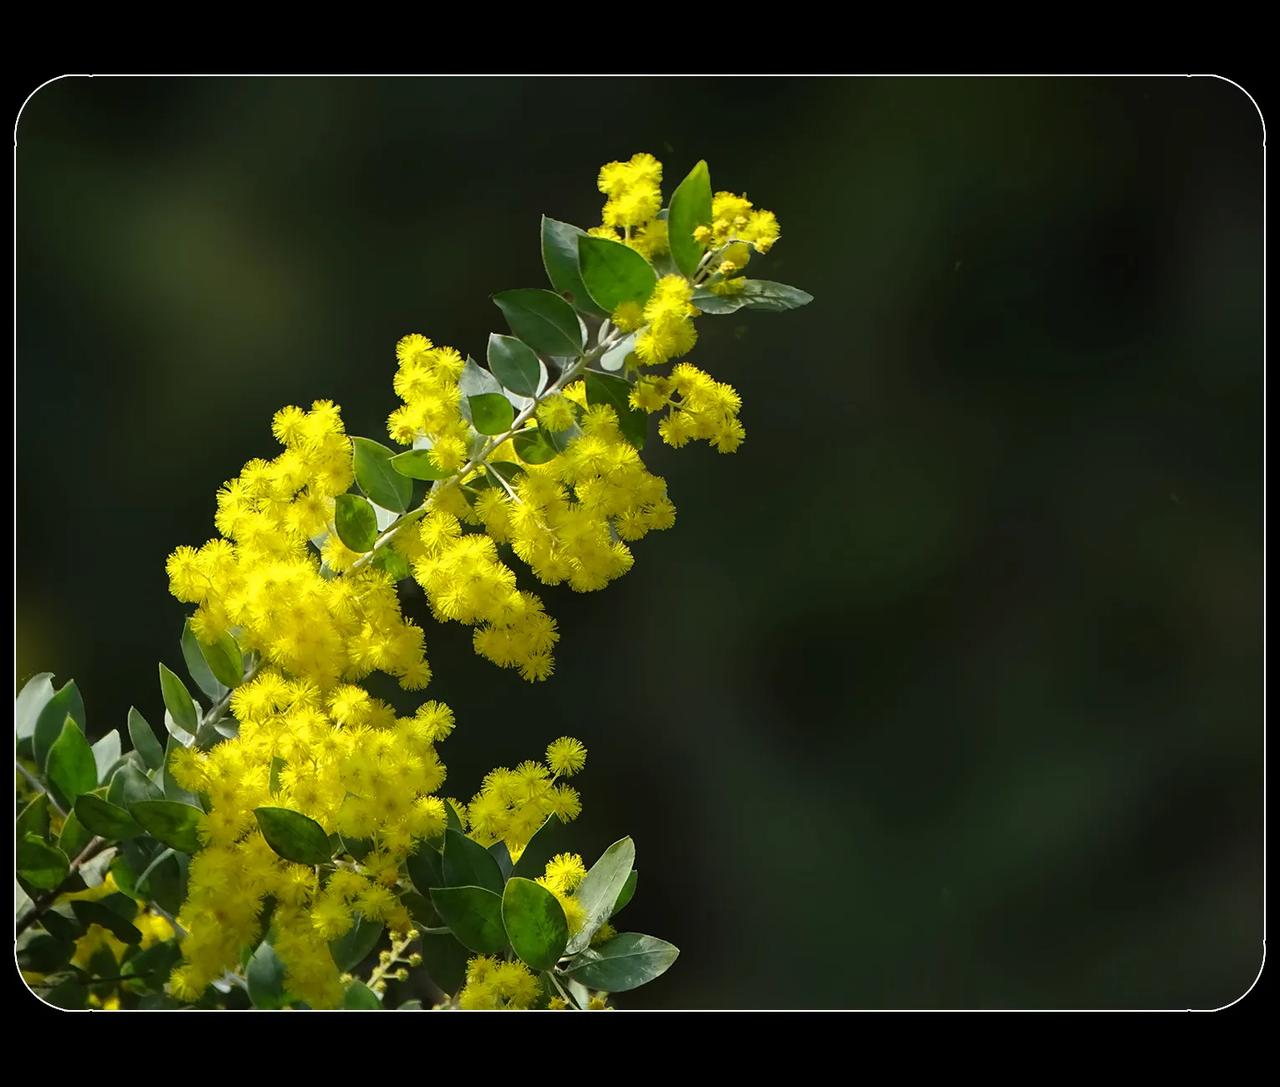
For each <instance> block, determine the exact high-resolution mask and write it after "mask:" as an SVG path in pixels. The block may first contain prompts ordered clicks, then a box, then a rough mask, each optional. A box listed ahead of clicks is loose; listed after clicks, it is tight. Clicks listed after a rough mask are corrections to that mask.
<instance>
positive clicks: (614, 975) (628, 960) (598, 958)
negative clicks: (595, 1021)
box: [566, 932, 680, 993]
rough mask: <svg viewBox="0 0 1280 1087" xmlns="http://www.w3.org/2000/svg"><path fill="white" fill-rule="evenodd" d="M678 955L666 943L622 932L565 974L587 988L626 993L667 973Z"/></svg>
mask: <svg viewBox="0 0 1280 1087" xmlns="http://www.w3.org/2000/svg"><path fill="white" fill-rule="evenodd" d="M679 954H680V949H679V948H677V947H676V946H675V945H674V944H669V943H667V941H666V940H659V939H657V938H656V937H654V936H644V935H642V934H641V933H639V932H622V933H619V934H618V935H617V936H615V937H614V938H613V939H612V940H606V941H605V942H604V943H602V944H600V945H599V946H598V947H593V948H591V949H590V950H589V951H584V952H583V953H582V954H581V955H579V956H578V957H577V959H575V960H574V962H573V963H572V964H570V966H569V968H568V970H567V971H566V973H567V974H568V975H569V976H570V977H571V978H573V980H574V981H577V982H581V983H582V984H583V985H585V986H586V987H587V988H588V989H602V990H604V991H605V992H606V993H625V992H627V991H628V990H630V989H637V988H639V987H640V986H641V985H644V984H645V983H646V982H650V981H652V980H653V979H654V978H656V977H660V976H661V975H662V974H664V973H666V971H667V970H668V969H669V968H670V966H671V964H672V963H673V962H675V961H676V957H677V956H678V955H679Z"/></svg>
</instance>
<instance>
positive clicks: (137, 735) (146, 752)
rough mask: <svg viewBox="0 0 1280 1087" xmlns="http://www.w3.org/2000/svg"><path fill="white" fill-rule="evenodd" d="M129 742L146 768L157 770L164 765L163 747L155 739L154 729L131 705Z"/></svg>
mask: <svg viewBox="0 0 1280 1087" xmlns="http://www.w3.org/2000/svg"><path fill="white" fill-rule="evenodd" d="M129 742H130V743H132V744H133V749H134V750H135V751H136V752H137V753H138V756H139V758H141V759H142V762H143V764H144V765H145V766H146V767H147V769H149V770H158V769H159V768H160V767H161V766H163V765H164V748H163V747H161V746H160V741H159V740H157V739H156V734H155V730H154V729H152V727H151V725H150V724H149V723H148V721H147V719H146V718H145V717H143V716H142V714H140V713H139V712H138V711H137V710H136V709H134V708H133V707H132V706H130V707H129Z"/></svg>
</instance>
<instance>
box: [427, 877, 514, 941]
mask: <svg viewBox="0 0 1280 1087" xmlns="http://www.w3.org/2000/svg"><path fill="white" fill-rule="evenodd" d="M431 904H432V905H433V906H435V908H436V913H438V914H439V915H440V919H441V920H442V921H443V922H444V923H445V924H446V925H448V926H449V931H450V932H452V933H453V934H454V935H455V936H456V937H457V938H458V942H459V943H461V944H463V945H464V946H465V947H469V948H470V949H471V950H472V951H478V952H480V954H482V955H496V954H498V952H500V951H503V950H504V949H505V948H506V946H507V930H506V929H505V928H504V927H503V925H502V899H501V898H500V897H499V896H498V895H496V894H494V893H493V891H490V890H488V889H487V888H485V887H437V888H435V889H434V890H433V891H432V892H431Z"/></svg>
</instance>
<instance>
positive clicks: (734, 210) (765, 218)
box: [693, 192, 781, 268]
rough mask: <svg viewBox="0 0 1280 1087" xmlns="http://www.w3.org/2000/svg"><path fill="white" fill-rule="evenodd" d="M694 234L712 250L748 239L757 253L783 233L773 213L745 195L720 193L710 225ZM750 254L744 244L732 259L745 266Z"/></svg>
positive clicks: (712, 204) (716, 195)
mask: <svg viewBox="0 0 1280 1087" xmlns="http://www.w3.org/2000/svg"><path fill="white" fill-rule="evenodd" d="M693 234H694V237H695V238H697V239H698V241H700V242H703V243H705V244H706V245H707V246H709V247H710V248H713V249H719V248H721V247H722V246H726V245H731V244H733V243H735V242H745V243H747V245H750V247H751V248H752V249H754V250H755V251H756V252H757V253H767V252H769V250H770V249H772V248H773V244H774V242H776V241H777V240H778V238H779V236H780V235H781V229H780V228H779V226H778V217H777V216H776V215H774V214H773V212H771V211H765V210H764V209H763V208H757V207H755V205H753V204H752V203H751V201H750V200H748V199H747V198H746V196H738V195H736V194H734V193H731V192H718V193H716V194H715V196H713V197H712V198H711V225H710V226H709V227H707V226H700V227H698V228H697V230H695V231H694V232H693ZM748 257H749V253H748V251H747V249H746V247H745V246H744V247H743V248H742V249H741V250H738V251H736V252H735V253H734V255H733V257H732V258H729V259H731V260H733V262H734V263H735V264H736V265H737V268H744V267H746V263H747V259H748ZM739 258H740V259H739Z"/></svg>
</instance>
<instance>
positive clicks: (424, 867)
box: [405, 842, 445, 895]
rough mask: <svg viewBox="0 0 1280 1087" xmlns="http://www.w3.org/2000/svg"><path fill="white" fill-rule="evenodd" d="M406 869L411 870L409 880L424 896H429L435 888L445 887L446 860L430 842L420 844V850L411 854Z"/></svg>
mask: <svg viewBox="0 0 1280 1087" xmlns="http://www.w3.org/2000/svg"><path fill="white" fill-rule="evenodd" d="M405 868H407V869H408V870H409V878H410V879H411V880H412V881H413V885H414V886H415V887H416V888H418V890H419V892H421V893H422V894H424V895H429V894H430V893H431V892H432V891H433V890H434V889H435V888H437V887H443V886H444V885H445V882H444V858H442V857H441V856H440V851H439V850H438V849H435V848H434V847H433V846H432V845H431V844H430V843H429V842H419V843H418V848H417V849H415V850H414V851H413V852H412V853H410V854H409V859H408V860H407V861H405Z"/></svg>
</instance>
